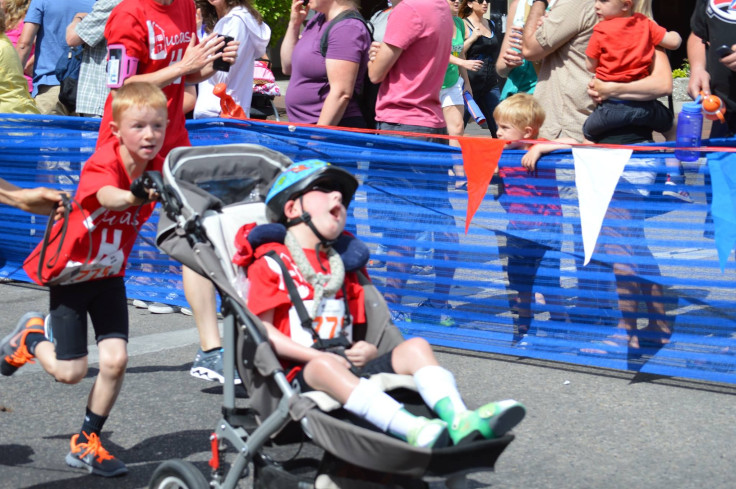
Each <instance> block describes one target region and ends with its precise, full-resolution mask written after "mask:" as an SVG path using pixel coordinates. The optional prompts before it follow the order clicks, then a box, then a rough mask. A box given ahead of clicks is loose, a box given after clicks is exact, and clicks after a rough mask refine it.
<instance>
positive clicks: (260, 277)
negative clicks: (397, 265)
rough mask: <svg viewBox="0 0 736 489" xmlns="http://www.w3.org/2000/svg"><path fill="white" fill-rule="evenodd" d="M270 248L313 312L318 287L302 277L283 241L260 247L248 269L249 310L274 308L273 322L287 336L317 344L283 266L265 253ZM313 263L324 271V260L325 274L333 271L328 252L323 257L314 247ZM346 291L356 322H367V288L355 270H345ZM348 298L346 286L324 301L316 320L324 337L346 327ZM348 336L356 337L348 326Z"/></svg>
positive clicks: (309, 252)
mask: <svg viewBox="0 0 736 489" xmlns="http://www.w3.org/2000/svg"><path fill="white" fill-rule="evenodd" d="M267 250H274V251H275V252H276V253H277V254H278V256H279V257H280V258H281V260H282V261H283V262H284V264H285V265H286V268H287V270H288V271H289V275H290V276H291V278H292V280H293V281H294V285H295V286H296V288H297V291H298V292H299V296H300V297H301V299H302V301H304V306H305V307H306V309H307V311H308V312H309V313H310V314H311V312H312V307H313V306H312V304H313V299H314V289H313V288H312V286H311V285H310V284H309V282H307V281H306V280H305V279H304V277H303V276H302V274H301V272H300V271H299V269H298V268H297V266H296V264H295V263H294V262H293V261H292V259H291V253H289V250H288V249H287V247H286V246H285V245H283V244H281V243H270V244H267V245H263V246H260V247H259V248H258V250H257V252H256V253H257V256H260V258H257V259H256V260H255V261H254V262H253V264H252V265H250V267H249V268H248V282H249V289H248V292H247V297H248V309H250V310H251V312H253V313H254V314H256V315H258V314H262V313H264V312H266V311H269V310H271V309H274V318H273V325H274V326H275V327H276V328H277V329H278V330H279V331H281V332H282V333H284V334H285V335H286V336H289V337H290V338H291V339H293V340H294V341H296V342H298V343H299V344H302V345H304V346H311V345H312V343H313V338H312V333H311V332H310V331H305V329H304V328H303V327H302V326H301V321H300V320H299V315H298V314H297V312H296V309H295V308H294V306H293V304H292V302H291V298H290V297H289V292H288V290H287V289H286V284H285V282H284V280H283V278H282V271H281V267H279V265H278V264H277V263H276V262H275V261H274V260H273V259H272V258H271V257H268V256H261V255H262V253H263V252H265V251H267ZM304 253H305V254H306V256H307V259H308V260H309V263H310V264H311V265H312V267H314V269H315V270H321V267H320V263H321V264H322V265H323V266H324V267H325V268H327V271H326V272H324V273H329V263H328V261H327V255H326V254H325V253H324V252H320V259H319V261H317V255H316V253H315V251H314V250H312V249H304ZM345 290H346V291H347V295H348V308H349V310H350V315H351V316H352V321H353V324H360V323H365V321H366V318H365V303H364V291H363V287H361V286H360V284H359V283H358V277H357V275H356V274H355V272H346V273H345ZM344 305H345V301H344V299H343V293H342V289H340V290H338V291H337V293H336V294H335V296H334V297H327V298H324V299H323V300H322V305H321V308H320V310H319V312H318V314H317V317H316V318H315V319H314V322H313V327H314V329H315V330H316V331H317V332H318V333H319V335H320V337H321V338H334V337H336V336H337V334H338V333H339V332H340V330H341V328H342V327H343V321H344V318H345V306H344ZM347 333H348V338H349V339H351V340H352V331H351V329H350V328H347Z"/></svg>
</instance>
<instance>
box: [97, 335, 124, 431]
mask: <svg viewBox="0 0 736 489" xmlns="http://www.w3.org/2000/svg"><path fill="white" fill-rule="evenodd" d="M97 346H98V347H99V350H100V373H99V374H97V378H96V379H95V383H94V385H93V386H92V390H91V391H90V393H89V399H88V401H87V407H89V409H90V411H92V412H93V413H95V414H98V415H100V416H107V415H109V414H110V411H111V410H112V407H113V405H114V404H115V401H116V400H117V398H118V394H119V393H120V389H121V388H122V387H123V378H124V377H125V367H127V365H128V351H127V342H126V341H125V340H123V339H120V338H108V339H106V340H102V341H100V342H99V343H98V345H97Z"/></svg>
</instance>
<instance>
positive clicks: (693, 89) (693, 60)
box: [687, 33, 710, 99]
mask: <svg viewBox="0 0 736 489" xmlns="http://www.w3.org/2000/svg"><path fill="white" fill-rule="evenodd" d="M687 59H688V61H690V81H689V82H688V84H687V93H688V94H689V95H690V97H692V98H693V99H695V98H696V97H697V96H698V95H700V92H703V93H705V94H706V95H710V74H709V73H708V72H707V71H706V69H705V43H703V40H702V39H701V38H700V37H698V36H697V35H695V33H691V34H690V37H688V38H687Z"/></svg>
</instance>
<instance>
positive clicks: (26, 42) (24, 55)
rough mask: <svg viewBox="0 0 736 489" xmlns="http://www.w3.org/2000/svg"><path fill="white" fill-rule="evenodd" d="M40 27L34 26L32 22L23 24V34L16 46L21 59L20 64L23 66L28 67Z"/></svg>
mask: <svg viewBox="0 0 736 489" xmlns="http://www.w3.org/2000/svg"><path fill="white" fill-rule="evenodd" d="M39 27H40V26H39V25H38V24H32V23H30V22H26V23H25V24H23V32H21V33H20V37H19V38H18V44H16V45H15V51H16V52H17V53H18V57H19V58H20V64H22V65H23V66H25V65H26V62H27V61H28V57H29V56H30V54H31V48H32V47H33V43H34V42H36V35H37V34H38V29H39Z"/></svg>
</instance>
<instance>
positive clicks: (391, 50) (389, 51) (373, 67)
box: [368, 41, 404, 83]
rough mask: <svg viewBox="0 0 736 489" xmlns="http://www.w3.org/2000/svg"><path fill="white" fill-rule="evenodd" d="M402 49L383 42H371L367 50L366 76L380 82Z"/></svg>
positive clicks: (372, 80) (374, 81)
mask: <svg viewBox="0 0 736 489" xmlns="http://www.w3.org/2000/svg"><path fill="white" fill-rule="evenodd" d="M403 52H404V50H403V49H401V48H398V47H396V46H392V45H391V44H386V43H385V42H375V41H374V42H373V43H371V47H370V49H369V50H368V78H370V80H371V82H373V83H381V82H382V81H383V80H384V79H385V78H386V75H388V72H389V71H391V68H392V67H393V66H394V63H396V60H397V59H399V56H401V53H403Z"/></svg>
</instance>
